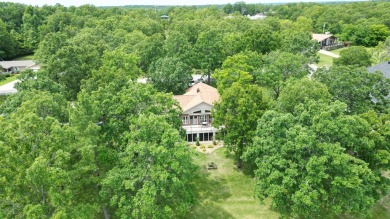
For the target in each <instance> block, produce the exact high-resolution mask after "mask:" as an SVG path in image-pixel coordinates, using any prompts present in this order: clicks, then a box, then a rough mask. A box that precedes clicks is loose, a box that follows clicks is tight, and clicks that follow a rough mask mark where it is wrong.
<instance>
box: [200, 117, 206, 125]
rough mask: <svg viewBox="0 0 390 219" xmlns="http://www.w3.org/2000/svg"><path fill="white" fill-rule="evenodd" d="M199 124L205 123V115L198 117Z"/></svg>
mask: <svg viewBox="0 0 390 219" xmlns="http://www.w3.org/2000/svg"><path fill="white" fill-rule="evenodd" d="M200 122H201V123H202V124H203V123H204V122H206V123H207V118H206V115H202V116H200Z"/></svg>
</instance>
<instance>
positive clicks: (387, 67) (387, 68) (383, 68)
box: [367, 61, 390, 78]
mask: <svg viewBox="0 0 390 219" xmlns="http://www.w3.org/2000/svg"><path fill="white" fill-rule="evenodd" d="M367 70H368V71H369V72H376V71H380V72H382V73H383V76H384V77H385V78H390V61H387V62H382V63H379V64H377V65H374V66H371V67H368V68H367Z"/></svg>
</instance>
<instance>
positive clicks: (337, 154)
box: [244, 101, 390, 218]
mask: <svg viewBox="0 0 390 219" xmlns="http://www.w3.org/2000/svg"><path fill="white" fill-rule="evenodd" d="M345 111H346V105H345V104H344V103H341V102H335V103H329V102H316V101H306V102H304V103H302V104H301V105H300V106H299V107H296V108H295V110H294V112H293V113H292V114H291V113H278V112H275V111H268V112H266V113H265V114H264V115H263V117H262V118H261V119H260V120H259V124H258V127H257V132H256V135H255V138H254V142H253V144H252V145H251V146H250V147H249V149H248V151H247V152H246V153H245V156H244V157H245V158H246V160H247V161H249V162H254V163H255V164H256V165H257V167H258V169H257V170H256V171H255V175H256V179H257V185H256V196H258V197H259V198H260V199H261V200H264V199H265V198H268V197H269V198H272V199H271V200H272V201H271V206H272V207H273V208H274V209H275V210H277V211H278V212H280V213H281V214H282V215H284V216H288V217H294V218H324V217H329V218H332V217H335V216H338V215H357V216H362V217H366V216H368V215H369V214H370V211H371V208H372V206H373V205H374V204H375V202H376V201H377V200H378V199H379V198H380V197H381V196H383V195H384V194H387V192H388V185H389V180H388V179H387V178H385V177H383V176H382V175H381V170H383V169H387V168H388V165H389V163H388V162H389V158H390V156H389V155H390V153H389V151H388V147H389V145H388V143H387V145H383V144H377V142H376V141H377V140H378V138H377V135H378V134H379V133H378V132H375V131H373V129H372V127H371V126H370V124H369V123H368V122H367V121H366V120H365V119H362V118H360V117H358V116H349V115H345ZM374 132H375V133H374Z"/></svg>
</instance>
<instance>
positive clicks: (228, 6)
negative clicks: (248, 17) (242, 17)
mask: <svg viewBox="0 0 390 219" xmlns="http://www.w3.org/2000/svg"><path fill="white" fill-rule="evenodd" d="M223 12H225V13H226V14H231V13H233V5H232V4H230V3H228V4H226V5H225V6H223Z"/></svg>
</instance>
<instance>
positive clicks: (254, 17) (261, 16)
mask: <svg viewBox="0 0 390 219" xmlns="http://www.w3.org/2000/svg"><path fill="white" fill-rule="evenodd" d="M247 17H248V18H249V19H250V20H263V19H266V18H267V15H265V14H264V13H258V14H255V15H253V16H250V15H249V14H248V16H247Z"/></svg>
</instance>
